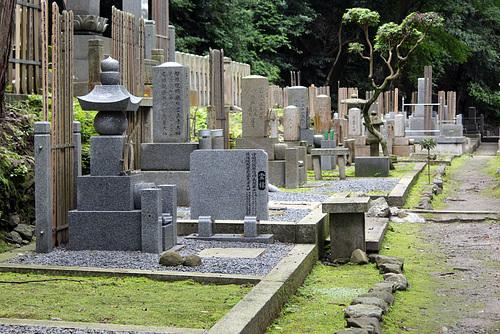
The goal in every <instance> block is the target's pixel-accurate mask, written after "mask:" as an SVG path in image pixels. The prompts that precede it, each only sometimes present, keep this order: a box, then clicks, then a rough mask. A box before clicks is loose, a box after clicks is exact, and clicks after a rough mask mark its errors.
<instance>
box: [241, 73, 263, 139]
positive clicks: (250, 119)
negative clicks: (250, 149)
mask: <svg viewBox="0 0 500 334" xmlns="http://www.w3.org/2000/svg"><path fill="white" fill-rule="evenodd" d="M268 86H269V80H268V79H267V78H266V77H263V76H260V75H250V76H247V77H244V78H242V79H241V91H242V96H241V109H242V115H241V118H242V122H241V128H242V129H241V130H242V137H261V138H263V137H266V136H267V133H266V129H267V124H266V123H267V119H266V116H267V110H268V105H267V104H268V103H269V99H268V95H269V87H268Z"/></svg>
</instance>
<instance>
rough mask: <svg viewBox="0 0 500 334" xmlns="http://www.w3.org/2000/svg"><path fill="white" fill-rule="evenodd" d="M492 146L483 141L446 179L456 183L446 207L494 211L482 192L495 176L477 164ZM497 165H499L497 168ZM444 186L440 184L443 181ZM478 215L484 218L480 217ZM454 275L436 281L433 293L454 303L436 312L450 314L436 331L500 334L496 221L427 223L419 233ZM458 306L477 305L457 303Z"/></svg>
mask: <svg viewBox="0 0 500 334" xmlns="http://www.w3.org/2000/svg"><path fill="white" fill-rule="evenodd" d="M497 149H498V145H497V144H496V143H495V144H490V143H483V144H481V146H479V149H478V150H477V151H476V153H475V154H474V156H473V157H472V158H471V159H469V160H468V161H467V164H466V165H464V166H463V167H462V168H460V169H459V170H458V171H456V172H455V173H454V174H453V175H451V178H452V179H453V180H457V181H458V182H459V183H460V186H459V187H458V189H457V192H456V193H455V195H454V198H453V200H447V201H446V203H447V204H448V207H447V208H446V210H450V211H451V210H456V211H497V212H498V211H500V199H498V198H490V197H485V196H483V195H482V194H481V193H480V192H481V190H484V189H487V188H491V187H492V186H493V185H494V184H495V180H494V178H492V177H489V176H488V175H485V174H484V172H483V171H482V168H484V167H485V164H486V162H487V160H488V159H489V158H491V157H492V156H494V155H495V154H496V150H497ZM499 167H500V166H499ZM445 187H446V183H445ZM483 217H487V215H484V216H483ZM424 233H426V234H427V235H426V237H427V238H429V239H430V240H431V241H432V242H433V243H435V244H436V245H437V247H438V250H437V252H439V253H440V254H443V255H444V258H445V259H446V260H445V262H446V263H447V264H448V265H451V266H452V267H453V268H454V272H455V271H456V273H455V274H454V275H452V276H450V278H445V279H443V280H442V285H441V286H440V288H439V289H438V291H436V294H437V295H449V296H453V299H458V300H459V301H460V302H459V303H445V304H443V308H442V309H441V310H440V312H442V314H453V319H455V320H454V322H455V323H453V324H451V323H443V327H442V331H441V333H452V334H459V333H500V326H499V323H500V298H499V294H498V292H499V290H500V289H499V287H500V280H499V279H500V252H499V246H500V229H499V224H498V220H484V219H483V220H480V221H479V222H475V223H463V222H452V223H448V224H443V223H428V226H427V228H426V229H425V232H424ZM460 305H465V306H469V305H480V308H479V309H478V308H477V307H475V308H474V307H473V308H470V307H462V306H460Z"/></svg>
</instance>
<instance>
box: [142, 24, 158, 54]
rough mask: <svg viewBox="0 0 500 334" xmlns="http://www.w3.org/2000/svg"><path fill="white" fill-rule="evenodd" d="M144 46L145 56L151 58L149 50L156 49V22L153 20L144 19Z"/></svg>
mask: <svg viewBox="0 0 500 334" xmlns="http://www.w3.org/2000/svg"><path fill="white" fill-rule="evenodd" d="M144 46H145V49H146V51H145V58H146V59H151V50H153V49H156V22H155V21H153V20H145V21H144Z"/></svg>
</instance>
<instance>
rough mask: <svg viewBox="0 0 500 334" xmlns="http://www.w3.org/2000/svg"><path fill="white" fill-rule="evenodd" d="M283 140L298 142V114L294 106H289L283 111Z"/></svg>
mask: <svg viewBox="0 0 500 334" xmlns="http://www.w3.org/2000/svg"><path fill="white" fill-rule="evenodd" d="M283 139H284V140H285V141H295V140H300V113H299V108H297V107H296V106H293V105H291V106H288V107H285V108H284V109H283Z"/></svg>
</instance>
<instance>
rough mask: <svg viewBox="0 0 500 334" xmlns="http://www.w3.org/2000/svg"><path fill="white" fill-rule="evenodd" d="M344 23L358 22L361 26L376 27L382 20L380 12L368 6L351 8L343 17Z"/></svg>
mask: <svg viewBox="0 0 500 334" xmlns="http://www.w3.org/2000/svg"><path fill="white" fill-rule="evenodd" d="M342 20H343V23H344V24H346V23H357V24H359V25H360V26H367V27H375V26H376V25H377V24H379V22H380V14H379V13H377V12H375V11H372V10H369V9H368V8H351V9H349V10H348V11H347V12H346V13H345V14H344V16H343V17H342Z"/></svg>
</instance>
